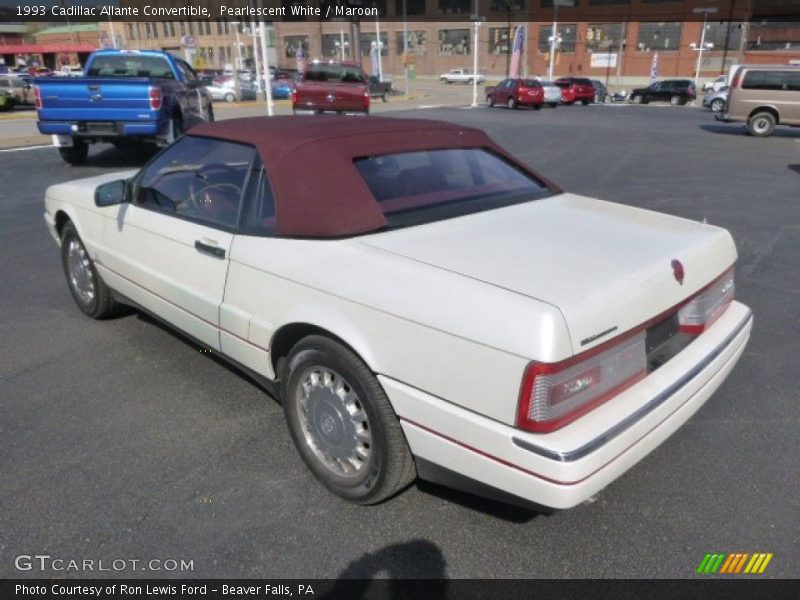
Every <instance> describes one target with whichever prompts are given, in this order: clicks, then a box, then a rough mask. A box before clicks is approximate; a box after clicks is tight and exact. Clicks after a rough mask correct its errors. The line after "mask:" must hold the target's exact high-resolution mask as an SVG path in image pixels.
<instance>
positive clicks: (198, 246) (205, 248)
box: [194, 240, 225, 258]
mask: <svg viewBox="0 0 800 600" xmlns="http://www.w3.org/2000/svg"><path fill="white" fill-rule="evenodd" d="M194 248H195V250H197V251H198V252H202V253H203V254H208V255H210V256H214V257H216V258H225V249H224V248H220V247H219V246H212V245H211V244H204V243H203V242H201V241H200V240H195V242H194Z"/></svg>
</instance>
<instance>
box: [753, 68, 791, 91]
mask: <svg viewBox="0 0 800 600" xmlns="http://www.w3.org/2000/svg"><path fill="white" fill-rule="evenodd" d="M742 89H745V90H778V91H784V90H785V91H788V90H791V91H800V72H792V71H748V72H747V73H745V76H744V79H743V80H742Z"/></svg>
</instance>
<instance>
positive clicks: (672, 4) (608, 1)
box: [0, 0, 800, 24]
mask: <svg viewBox="0 0 800 600" xmlns="http://www.w3.org/2000/svg"><path fill="white" fill-rule="evenodd" d="M375 19H379V20H381V21H408V22H418V21H429V22H458V21H462V22H470V21H475V20H479V21H490V22H505V21H514V22H524V21H543V22H547V21H553V20H557V19H558V20H571V21H583V22H593V23H603V22H615V23H619V22H622V21H644V22H668V21H682V22H687V21H703V20H704V19H705V20H708V21H715V22H720V21H753V20H764V19H768V20H778V21H789V22H795V21H796V22H800V0H166V1H164V0H0V22H29V21H32V22H51V23H63V24H67V23H77V22H99V21H134V22H138V21H266V22H270V21H273V22H319V21H322V22H325V21H365V20H370V21H374V20H375Z"/></svg>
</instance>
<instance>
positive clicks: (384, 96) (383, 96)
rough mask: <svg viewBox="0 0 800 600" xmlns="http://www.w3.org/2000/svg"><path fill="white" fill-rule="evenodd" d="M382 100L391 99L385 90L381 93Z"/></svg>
mask: <svg viewBox="0 0 800 600" xmlns="http://www.w3.org/2000/svg"><path fill="white" fill-rule="evenodd" d="M381 100H382V101H383V102H388V101H389V98H388V97H387V96H386V92H383V93H382V94H381Z"/></svg>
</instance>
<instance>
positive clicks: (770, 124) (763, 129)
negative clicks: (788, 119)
mask: <svg viewBox="0 0 800 600" xmlns="http://www.w3.org/2000/svg"><path fill="white" fill-rule="evenodd" d="M747 130H748V131H749V132H750V135H754V136H756V137H767V136H769V135H772V132H773V131H775V116H774V115H773V114H772V113H768V112H760V113H756V114H754V115H753V116H752V117H750V120H749V121H748V122H747Z"/></svg>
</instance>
